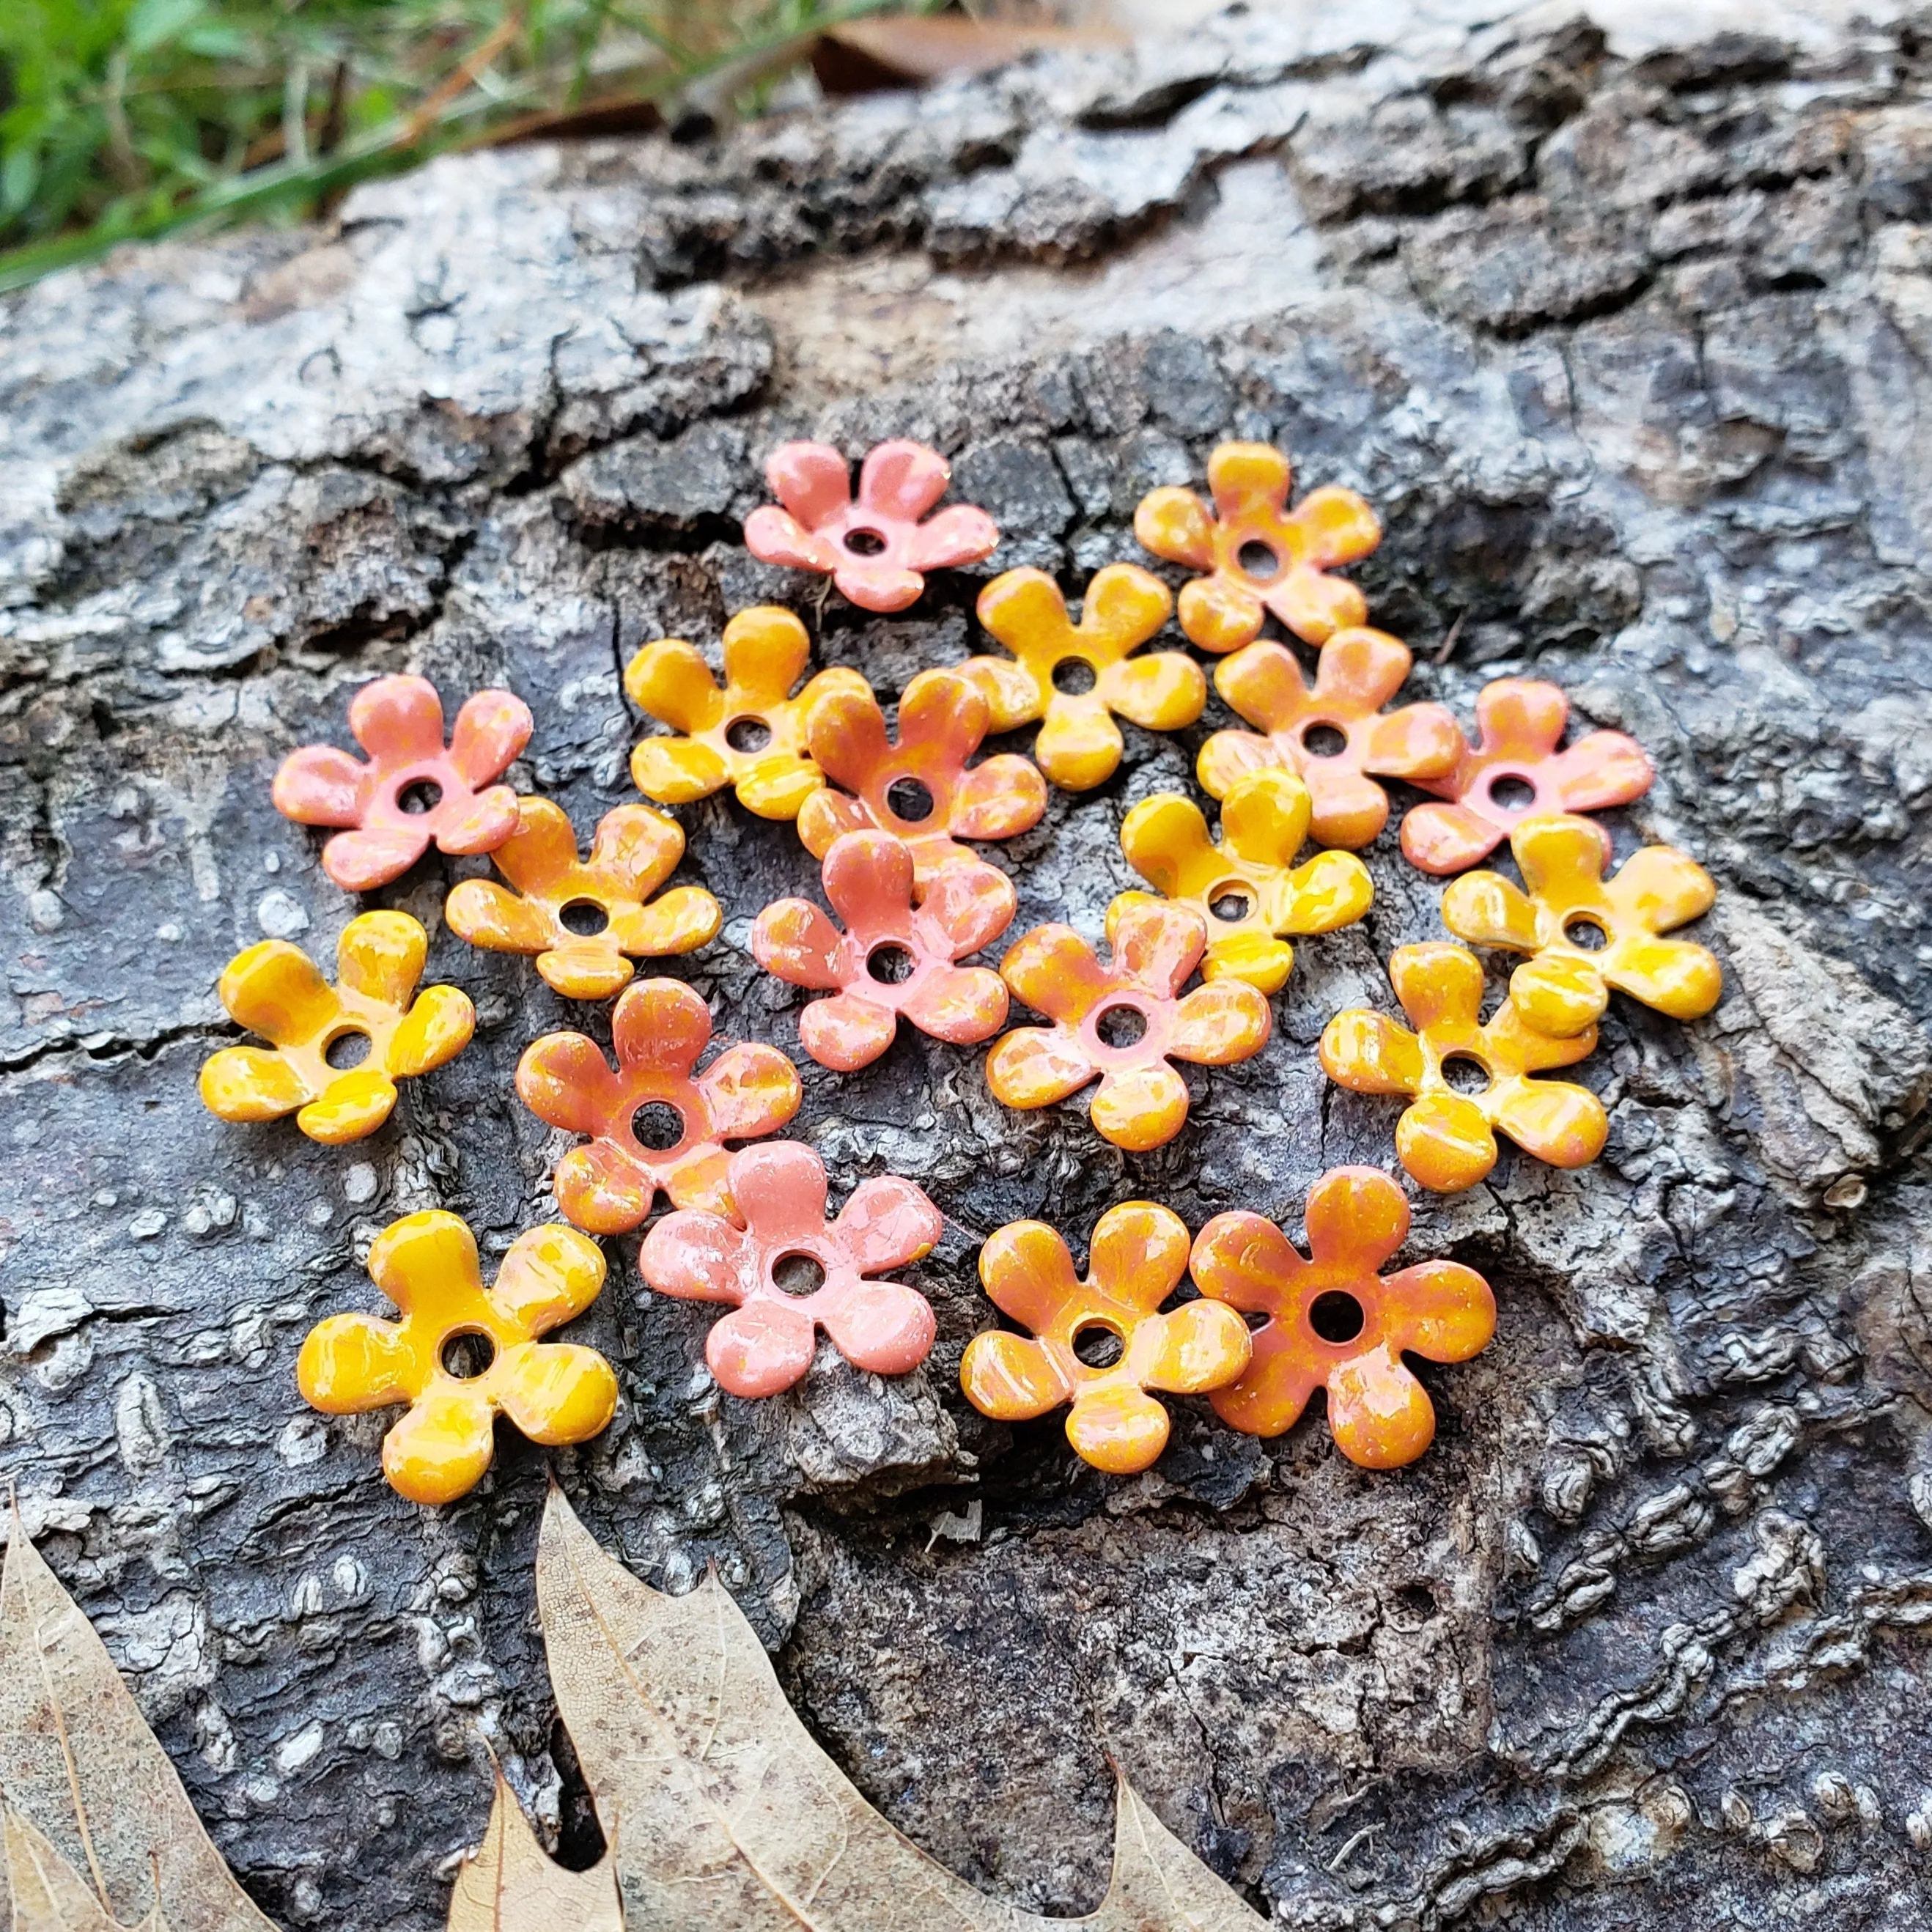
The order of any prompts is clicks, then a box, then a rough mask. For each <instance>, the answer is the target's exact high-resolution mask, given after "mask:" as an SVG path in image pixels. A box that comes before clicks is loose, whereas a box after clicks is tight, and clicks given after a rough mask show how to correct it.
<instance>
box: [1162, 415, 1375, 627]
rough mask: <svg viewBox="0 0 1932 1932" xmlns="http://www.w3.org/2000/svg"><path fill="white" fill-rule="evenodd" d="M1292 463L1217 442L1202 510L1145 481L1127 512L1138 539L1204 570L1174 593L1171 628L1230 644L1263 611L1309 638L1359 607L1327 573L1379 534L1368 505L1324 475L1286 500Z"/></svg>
mask: <svg viewBox="0 0 1932 1932" xmlns="http://www.w3.org/2000/svg"><path fill="white" fill-rule="evenodd" d="M1292 476H1293V472H1292V469H1291V467H1290V466H1289V460H1288V458H1286V457H1285V456H1284V455H1283V454H1282V453H1281V452H1280V450H1278V449H1271V448H1270V447H1269V446H1268V445H1267V444H1266V443H1223V444H1222V445H1221V446H1220V449H1217V450H1216V451H1215V452H1214V455H1212V456H1211V457H1210V458H1208V490H1209V492H1210V493H1211V495H1212V496H1213V497H1214V508H1213V509H1212V510H1210V509H1209V508H1208V506H1207V505H1206V504H1205V503H1204V502H1202V500H1201V499H1200V498H1199V496H1196V494H1195V493H1194V492H1193V490H1175V489H1162V490H1149V491H1148V493H1147V494H1146V495H1145V496H1143V497H1142V499H1141V503H1140V508H1139V509H1137V510H1136V511H1135V512H1134V535H1136V537H1138V538H1139V539H1140V541H1141V544H1142V547H1143V548H1145V549H1147V550H1151V551H1153V553H1154V555H1155V556H1162V557H1165V558H1166V559H1167V560H1168V562H1170V563H1180V564H1185V565H1187V568H1189V569H1190V570H1199V571H1205V572H1206V573H1208V574H1205V575H1204V576H1201V577H1196V579H1195V580H1194V581H1193V583H1190V584H1187V585H1186V586H1184V587H1183V589H1182V590H1181V628H1182V629H1183V630H1184V631H1186V632H1187V634H1188V636H1189V637H1190V638H1191V639H1192V640H1193V641H1194V642H1195V643H1197V644H1199V646H1201V648H1202V649H1203V650H1204V651H1233V650H1238V649H1240V648H1241V646H1242V645H1244V644H1250V643H1253V642H1254V640H1255V639H1256V637H1259V636H1260V634H1261V628H1262V614H1263V613H1264V612H1265V611H1273V612H1274V614H1275V616H1277V617H1278V618H1279V619H1280V620H1281V622H1283V623H1284V624H1286V625H1287V626H1288V628H1289V629H1290V630H1291V631H1293V632H1294V633H1295V635H1296V636H1297V637H1301V638H1303V639H1304V640H1306V641H1307V642H1308V643H1311V644H1319V643H1322V642H1323V641H1324V640H1325V639H1327V638H1328V637H1331V636H1333V635H1334V633H1335V632H1336V631H1340V630H1343V629H1346V628H1347V627H1348V626H1349V625H1352V624H1359V623H1361V621H1362V620H1363V619H1364V618H1365V617H1366V616H1367V615H1368V614H1369V606H1368V601H1367V599H1366V598H1364V596H1363V595H1362V593H1361V591H1359V590H1358V589H1356V587H1355V585H1353V584H1352V583H1349V582H1348V581H1347V580H1346V579H1344V578H1343V577H1331V576H1330V575H1329V574H1328V572H1329V571H1332V570H1334V568H1336V567H1337V565H1340V564H1344V563H1355V562H1359V561H1360V560H1361V559H1362V558H1364V557H1365V556H1367V555H1368V553H1370V551H1371V550H1373V549H1374V548H1375V547H1376V544H1379V543H1380V542H1381V541H1382V525H1381V523H1379V521H1378V520H1376V513H1375V511H1373V510H1372V509H1370V508H1369V506H1368V505H1367V503H1366V502H1364V500H1363V499H1361V497H1360V496H1357V495H1356V493H1355V491H1354V490H1344V489H1342V488H1340V487H1337V485H1335V484H1328V485H1327V486H1325V487H1323V488H1322V489H1319V490H1311V491H1310V493H1308V494H1307V496H1304V498H1303V499H1301V502H1300V504H1299V505H1298V506H1297V507H1296V508H1295V509H1293V510H1290V509H1289V507H1288V491H1289V483H1290V481H1292Z"/></svg>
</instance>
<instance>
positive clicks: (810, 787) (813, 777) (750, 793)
mask: <svg viewBox="0 0 1932 1932" xmlns="http://www.w3.org/2000/svg"><path fill="white" fill-rule="evenodd" d="M824 782H825V775H824V774H823V772H821V771H820V769H818V767H817V766H816V765H814V763H812V762H811V760H810V759H809V758H805V757H799V755H798V754H796V752H793V751H777V752H774V753H772V755H771V756H770V757H765V758H760V759H757V760H755V761H754V763H751V764H749V765H747V766H743V767H742V768H741V769H740V770H739V774H738V784H737V794H738V802H739V804H740V805H742V806H743V807H744V808H745V810H746V811H751V812H755V813H756V814H757V815H758V817H760V818H772V819H777V820H779V821H780V822H781V823H784V822H787V821H789V820H792V819H794V818H796V817H797V816H798V814H799V811H800V809H801V808H802V807H803V805H804V804H805V800H806V799H808V798H809V797H811V795H812V793H814V792H815V791H817V790H818V789H819V787H820V786H822V785H823V784H824Z"/></svg>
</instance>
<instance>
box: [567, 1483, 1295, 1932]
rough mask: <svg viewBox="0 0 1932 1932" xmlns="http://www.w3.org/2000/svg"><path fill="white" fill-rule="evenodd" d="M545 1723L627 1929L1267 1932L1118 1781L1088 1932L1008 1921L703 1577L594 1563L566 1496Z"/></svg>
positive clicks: (603, 1559)
mask: <svg viewBox="0 0 1932 1932" xmlns="http://www.w3.org/2000/svg"><path fill="white" fill-rule="evenodd" d="M537 1602H538V1607H539V1610H540V1611H541V1616H542V1620H543V1631H544V1647H545V1649H546V1650H547V1652H548V1655H549V1658H550V1683H551V1685H552V1687H553V1689H554V1690H555V1691H556V1701H557V1708H558V1709H559V1712H561V1714H562V1718H563V1721H564V1722H565V1725H566V1726H568V1729H569V1731H570V1734H571V1739H572V1741H573V1742H574V1744H575V1745H576V1747H577V1760H578V1763H580V1765H581V1766H583V1775H584V1778H585V1779H586V1781H587V1782H588V1784H589V1787H590V1791H591V1795H592V1797H593V1798H594V1799H595V1800H596V1801H597V1805H598V1811H599V1813H600V1814H601V1817H603V1819H604V1823H605V1827H606V1829H607V1830H612V1831H613V1835H614V1836H615V1838H616V1864H617V1879H618V1884H619V1887H620V1888H621V1889H622V1892H623V1895H624V1902H625V1907H626V1909H627V1911H628V1915H629V1921H630V1923H631V1924H633V1925H665V1926H670V1925H675V1926H676V1927H678V1928H679V1932H805V1928H809V1932H859V1928H862V1927H866V1928H869V1927H878V1926H883V1925H892V1926H901V1925H903V1926H908V1927H910V1926H941V1925H944V1926H946V1927H949V1928H952V1932H1070V1928H1074V1927H1079V1928H1084V1932H1264V1924H1265V1921H1263V1920H1262V1919H1261V1918H1259V1917H1258V1916H1257V1915H1256V1914H1255V1913H1254V1912H1252V1911H1251V1910H1250V1909H1249V1908H1248V1906H1247V1905H1246V1904H1244V1903H1243V1902H1242V1900H1241V1899H1240V1898H1239V1897H1238V1896H1237V1895H1236V1894H1235V1892H1234V1891H1232V1890H1231V1889H1230V1888H1229V1887H1228V1886H1227V1885H1225V1884H1223V1882H1222V1881H1221V1880H1220V1879H1218V1878H1217V1877H1216V1876H1215V1875H1214V1873H1212V1872H1211V1871H1210V1870H1208V1867H1206V1866H1205V1865H1204V1864H1202V1863H1201V1861H1199V1859H1198V1858H1196V1857H1195V1855H1193V1852H1190V1851H1189V1850H1188V1849H1187V1847H1186V1846H1184V1845H1183V1844H1182V1843H1181V1841H1179V1840H1178V1838H1175V1836H1174V1835H1172V1833H1171V1832H1169V1831H1168V1830H1167V1829H1166V1827H1164V1826H1163V1825H1162V1824H1161V1823H1160V1820H1158V1819H1157V1818H1156V1817H1154V1814H1153V1813H1152V1812H1151V1811H1149V1810H1148V1808H1147V1807H1146V1806H1145V1805H1144V1804H1142V1802H1141V1801H1140V1799H1139V1798H1138V1797H1136V1796H1135V1794H1134V1792H1133V1788H1132V1787H1130V1785H1128V1784H1126V1783H1125V1782H1124V1781H1123V1782H1122V1784H1121V1787H1120V1793H1119V1805H1118V1811H1117V1813H1116V1816H1115V1832H1114V1877H1113V1882H1112V1885H1109V1888H1108V1890H1107V1896H1106V1898H1105V1899H1104V1900H1103V1901H1102V1903H1101V1905H1100V1909H1099V1910H1098V1911H1097V1912H1094V1913H1092V1914H1091V1915H1089V1916H1088V1917H1087V1918H1078V1919H1067V1918H1043V1917H1040V1915H1037V1914H1036V1913H1034V1912H1022V1911H1021V1910H1019V1909H1017V1908H1016V1907H1015V1906H1010V1905H1004V1904H1001V1903H1000V1902H999V1901H998V1900H995V1899H991V1898H988V1897H986V1896H985V1895H984V1894H983V1893H980V1892H978V1891H975V1890H974V1888H972V1887H971V1885H968V1884H967V1883H966V1882H965V1880H964V1879H959V1878H956V1877H955V1876H953V1873H950V1872H949V1871H947V1870H946V1869H945V1867H944V1866H942V1865H941V1864H938V1863H936V1862H935V1861H934V1860H933V1859H932V1858H928V1857H927V1856H926V1854H925V1853H924V1852H922V1851H920V1850H919V1848H918V1847H917V1846H915V1845H914V1844H913V1843H912V1842H911V1841H910V1840H909V1839H907V1838H904V1837H903V1836H902V1835H901V1834H900V1833H899V1832H897V1831H895V1829H893V1828H892V1826H890V1825H889V1824H888V1823H886V1820H884V1819H883V1818H882V1817H880V1815H879V1814H878V1813H877V1812H876V1811H874V1810H873V1809H872V1808H871V1806H870V1805H868V1804H867V1803H866V1802H865V1800H864V1799H862V1797H860V1796H859V1793H857V1791H856V1790H854V1789H853V1787H852V1786H851V1785H850V1784H849V1783H847V1781H846V1779H845V1777H844V1774H843V1773H841V1772H840V1771H839V1769H838V1766H836V1765H835V1764H834V1763H832V1760H831V1759H830V1758H829V1757H826V1754H825V1753H824V1752H823V1751H821V1750H820V1748H818V1746H817V1745H816V1744H815V1743H814V1742H813V1741H812V1739H811V1736H810V1735H809V1734H808V1733H807V1731H806V1730H805V1727H804V1725H803V1724H801V1723H800V1722H799V1720H798V1718H797V1717H796V1715H794V1713H793V1710H792V1709H791V1706H790V1705H789V1704H788V1703H787V1702H786V1701H785V1696H784V1691H781V1689H780V1688H779V1687H778V1678H777V1676H776V1674H775V1673H774V1672H773V1670H772V1666H771V1661H770V1659H769V1658H767V1657H766V1655H765V1652H764V1648H763V1646H762V1645H761V1644H760V1643H759V1641H758V1640H757V1636H756V1635H755V1634H754V1632H753V1631H752V1629H751V1625H749V1624H748V1623H747V1622H745V1619H744V1617H743V1616H742V1614H741V1613H739V1610H738V1607H737V1606H736V1604H734V1603H733V1601H731V1597H730V1592H727V1590H726V1589H725V1588H724V1586H723V1584H721V1583H719V1582H718V1579H717V1577H716V1576H715V1574H712V1575H709V1576H707V1577H706V1579H705V1580H704V1581H703V1583H700V1584H699V1586H697V1589H694V1590H693V1591H691V1592H690V1593H689V1594H688V1595H685V1596H682V1597H669V1596H665V1595H663V1594H661V1592H658V1591H655V1590H653V1589H650V1588H649V1587H648V1586H646V1585H645V1584H643V1583H640V1582H639V1581H638V1580H637V1578H636V1577H633V1576H632V1575H631V1573H630V1572H629V1571H628V1570H626V1569H625V1568H624V1567H623V1565H622V1564H620V1563H619V1562H616V1560H615V1559H613V1558H612V1557H610V1556H606V1555H605V1554H604V1552H603V1551H602V1550H600V1549H599V1548H598V1546H597V1544H596V1542H595V1540H594V1539H593V1538H592V1536H591V1535H590V1533H589V1531H588V1530H586V1529H585V1528H584V1527H583V1524H582V1523H580V1522H579V1521H578V1520H577V1517H576V1516H575V1515H574V1514H573V1513H572V1511H571V1508H570V1505H568V1503H567V1502H565V1501H564V1499H563V1497H562V1493H560V1492H559V1491H557V1490H552V1491H551V1492H550V1503H549V1506H548V1508H547V1509H546V1510H545V1511H544V1523H543V1534H542V1535H541V1538H540V1539H539V1541H538V1546H537Z"/></svg>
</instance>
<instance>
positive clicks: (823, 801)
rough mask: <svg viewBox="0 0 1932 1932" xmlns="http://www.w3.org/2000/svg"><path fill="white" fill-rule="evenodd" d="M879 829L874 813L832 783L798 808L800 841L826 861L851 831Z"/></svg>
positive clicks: (817, 857)
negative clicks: (826, 857)
mask: <svg viewBox="0 0 1932 1932" xmlns="http://www.w3.org/2000/svg"><path fill="white" fill-rule="evenodd" d="M877 829H878V827H877V825H876V824H875V823H874V821H873V818H872V814H871V812H869V811H867V809H866V808H865V806H864V805H862V804H861V803H860V802H859V800H858V799H856V798H847V796H845V794H844V793H843V792H836V791H833V790H832V789H831V788H830V787H829V786H820V787H819V788H818V789H817V790H815V791H814V792H813V793H811V796H809V797H808V798H807V799H806V800H805V802H804V804H803V805H801V806H800V807H799V814H798V835H799V842H800V843H801V844H802V845H803V846H804V847H805V850H807V851H808V852H809V853H811V856H813V857H814V859H823V858H824V857H825V856H826V853H829V851H830V850H832V847H833V846H834V845H835V844H837V843H838V841H839V840H840V839H841V838H844V837H845V836H846V835H847V834H848V833H850V832H875V831H877Z"/></svg>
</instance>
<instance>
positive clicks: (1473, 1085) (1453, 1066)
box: [1442, 1053, 1490, 1094]
mask: <svg viewBox="0 0 1932 1932" xmlns="http://www.w3.org/2000/svg"><path fill="white" fill-rule="evenodd" d="M1442 1077H1443V1079H1445V1080H1446V1081H1447V1082H1448V1083H1449V1088H1450V1091H1451V1093H1455V1094H1487V1092H1488V1091H1490V1070H1489V1069H1488V1068H1487V1067H1485V1066H1484V1064H1483V1063H1482V1062H1481V1061H1480V1060H1478V1058H1476V1056H1475V1055H1474V1054H1473V1053H1452V1054H1451V1055H1449V1056H1448V1058H1446V1059H1445V1061H1443V1063H1442Z"/></svg>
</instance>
